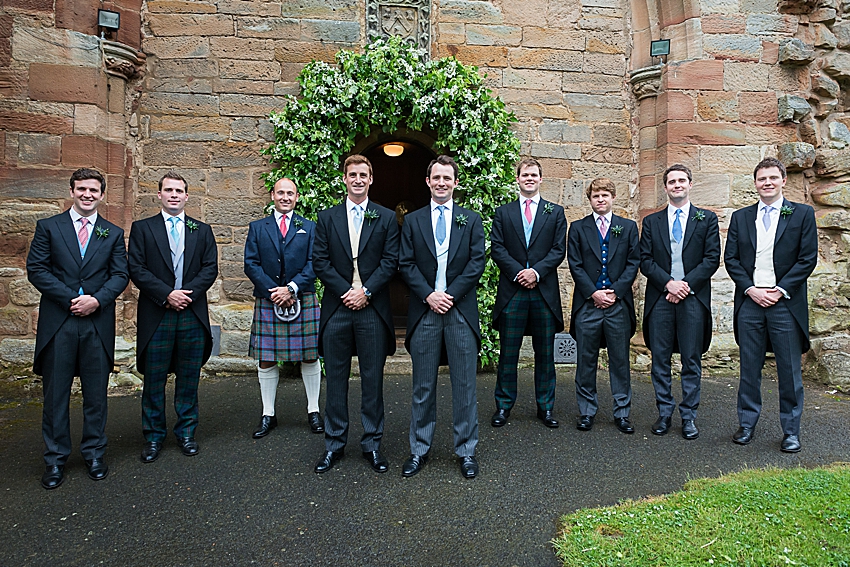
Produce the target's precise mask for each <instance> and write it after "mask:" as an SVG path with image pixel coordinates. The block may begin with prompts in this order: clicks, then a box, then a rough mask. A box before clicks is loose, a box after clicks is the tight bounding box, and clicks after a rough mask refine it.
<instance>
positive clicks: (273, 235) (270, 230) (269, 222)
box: [265, 213, 283, 256]
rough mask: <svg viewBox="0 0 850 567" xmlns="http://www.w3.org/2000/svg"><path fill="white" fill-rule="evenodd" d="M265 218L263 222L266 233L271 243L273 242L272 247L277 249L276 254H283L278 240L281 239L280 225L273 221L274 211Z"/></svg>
mask: <svg viewBox="0 0 850 567" xmlns="http://www.w3.org/2000/svg"><path fill="white" fill-rule="evenodd" d="M265 220H266V222H265V225H266V234H267V235H268V237H269V239H270V240H271V241H272V244H274V247H275V249H276V250H277V253H278V255H280V256H283V251H282V250H281V247H280V240H281V237H280V227H279V226H278V225H277V222H275V216H274V213H272V214H270V215H269V216H267V217H266V219H265Z"/></svg>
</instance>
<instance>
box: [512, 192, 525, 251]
mask: <svg viewBox="0 0 850 567" xmlns="http://www.w3.org/2000/svg"><path fill="white" fill-rule="evenodd" d="M519 203H520V201H519V200H517V202H516V203H515V206H511V207H510V209H509V210H508V218H509V219H510V222H511V224H512V225H513V227H514V230H515V231H516V234H517V237H518V238H519V241H520V242H522V243H523V244H525V229H524V228H523V226H522V205H520V204H519Z"/></svg>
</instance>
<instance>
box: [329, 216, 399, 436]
mask: <svg viewBox="0 0 850 567" xmlns="http://www.w3.org/2000/svg"><path fill="white" fill-rule="evenodd" d="M346 203H347V201H346ZM369 211H372V212H374V214H375V215H377V218H374V219H369V218H368V216H367V217H366V218H364V219H363V224H362V227H361V229H360V244H359V249H358V254H357V269H358V272H359V274H360V279H361V282H362V284H363V287H365V288H366V289H368V290H369V291H370V292H371V294H372V298H371V299H370V300H369V303H368V304H367V305H366V307H364V308H363V309H360V310H358V311H353V310H351V309H349V308H348V307H346V306H345V305H344V304H343V302H342V299H340V298H341V296H342V295H344V294H345V293H346V292H347V291H348V290H349V289H351V283H352V280H353V277H354V259H353V257H354V255H353V253H352V250H351V241H350V238H349V234H348V212H347V211H346V207H345V204H342V205H337V206H335V207H333V208H331V209H329V210H326V211H321V212H320V213H319V218H318V222H317V224H316V240H315V242H314V244H313V269H314V270H315V272H316V275H317V276H318V277H319V279H321V280H322V283H323V284H324V286H325V292H324V295H323V297H322V315H321V321H320V324H319V353H320V354H323V355H324V357H325V374H326V376H327V391H326V393H325V446H326V449H327V450H328V451H331V452H336V451H340V450H341V449H342V448H343V447H345V445H346V443H347V442H348V421H349V420H348V379H349V376H350V373H351V357H352V356H357V359H358V362H359V364H360V386H361V391H362V400H361V406H360V414H361V420H362V422H363V438H362V439H361V440H360V445H361V448H362V449H363V451H370V452H371V451H377V450H378V449H380V445H381V439H382V437H383V434H384V395H383V388H384V363H385V362H386V358H387V356H388V355H392V354H393V353H394V352H395V350H396V348H395V330H394V326H393V318H392V309H391V307H390V293H389V282H390V280H391V279H392V277H393V275H395V273H396V272H397V269H398V234H399V233H398V223H397V222H396V219H395V213H393V211H391V210H389V209H387V208H385V207H381V206H380V205H376V204H375V203H373V202H372V201H369V204H368V208H367V209H366V213H365V214H366V215H371V213H369Z"/></svg>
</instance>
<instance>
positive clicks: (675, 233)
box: [673, 209, 682, 244]
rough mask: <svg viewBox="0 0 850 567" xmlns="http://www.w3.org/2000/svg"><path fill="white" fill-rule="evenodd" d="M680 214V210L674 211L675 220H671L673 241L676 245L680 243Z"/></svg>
mask: <svg viewBox="0 0 850 567" xmlns="http://www.w3.org/2000/svg"><path fill="white" fill-rule="evenodd" d="M681 214H682V209H676V218H675V219H673V240H674V241H676V243H677V244H678V243H679V242H681V241H682V223H681V221H680V220H679V215H681Z"/></svg>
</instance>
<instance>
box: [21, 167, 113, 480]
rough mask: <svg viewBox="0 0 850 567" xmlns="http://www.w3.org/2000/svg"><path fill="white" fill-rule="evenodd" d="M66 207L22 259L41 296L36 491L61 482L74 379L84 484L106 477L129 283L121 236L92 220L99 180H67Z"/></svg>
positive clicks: (78, 174) (96, 176)
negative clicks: (119, 318)
mask: <svg viewBox="0 0 850 567" xmlns="http://www.w3.org/2000/svg"><path fill="white" fill-rule="evenodd" d="M70 185H71V188H70V196H71V199H72V201H73V205H72V206H71V208H70V209H69V210H67V211H65V212H64V213H60V214H58V215H55V216H52V217H50V218H46V219H42V220H40V221H38V223H37V224H36V227H35V236H33V239H32V243H31V244H30V250H29V254H28V255H27V277H28V279H29V281H30V283H31V284H32V285H33V286H35V288H36V289H37V290H38V291H40V292H41V302H40V303H39V308H38V310H39V316H38V330H37V331H36V337H35V357H34V363H33V372H35V373H36V374H39V375H41V377H42V383H43V389H44V409H43V413H42V421H41V432H42V436H43V437H44V446H45V449H44V462H45V464H46V469H45V471H44V475H43V476H42V477H41V485H42V486H43V487H44V488H46V489H48V490H50V489H53V488H57V487H59V485H61V484H62V481H63V480H65V463H66V461H67V460H68V456H69V455H70V454H71V427H70V418H69V415H68V414H69V408H68V406H69V403H70V397H71V384H72V382H73V381H74V376H79V377H80V384H81V385H82V390H83V435H82V441H81V443H80V452H81V453H82V454H83V459H84V460H85V462H86V467H87V468H88V475H89V478H91V479H92V480H102V479H104V478H106V475H107V474H109V467H108V466H107V465H106V461H105V460H104V459H103V454H104V451H105V449H106V432H105V429H106V388H107V385H108V381H109V373H110V372H111V371H112V363H113V360H114V353H115V299H116V298H117V297H118V295H119V294H120V293H121V292H122V291H124V288H125V287H127V282H128V281H129V276H128V275H127V254H126V249H125V248H124V231H123V230H121V229H120V228H119V227H117V226H115V225H114V224H112V223H110V222H109V221H107V220H106V219H104V218H103V217H102V216H100V215H98V214H97V208H98V205H100V203H101V202H102V201H103V197H104V194H105V192H106V181H105V180H104V178H103V175H102V174H101V173H100V172H99V171H97V170H94V169H85V168H84V169H78V170H77V171H75V172H74V173H73V174H72V175H71V182H70Z"/></svg>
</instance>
